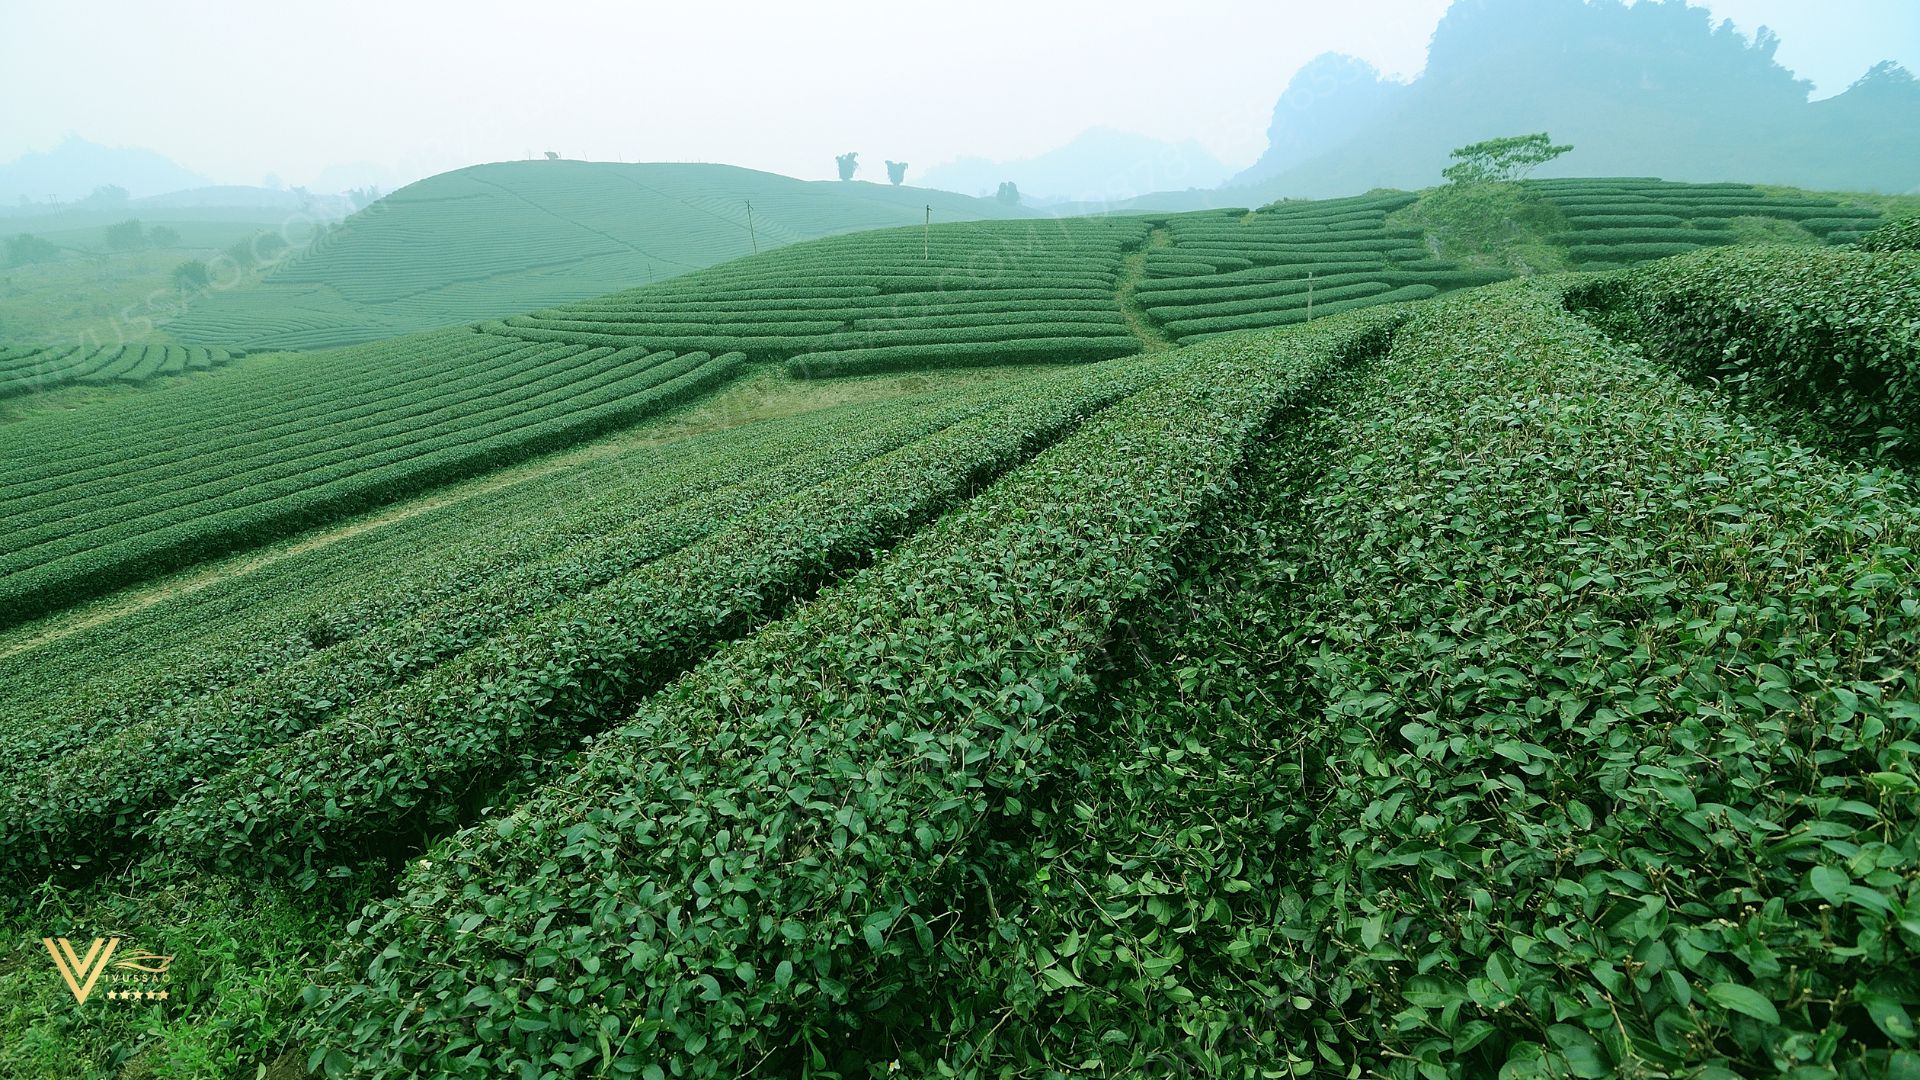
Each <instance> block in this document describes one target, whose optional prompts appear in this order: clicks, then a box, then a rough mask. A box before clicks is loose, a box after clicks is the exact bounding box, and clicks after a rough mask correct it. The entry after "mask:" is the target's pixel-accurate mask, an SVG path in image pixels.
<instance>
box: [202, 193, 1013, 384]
mask: <svg viewBox="0 0 1920 1080" xmlns="http://www.w3.org/2000/svg"><path fill="white" fill-rule="evenodd" d="M748 204H751V205H752V230H751V231H749V228H748ZM928 206H931V207H932V208H933V209H932V214H933V220H934V221H936V222H942V221H944V222H952V221H973V220H979V219H983V218H1008V217H1024V216H1028V215H1029V211H1025V210H1021V209H1020V208H1018V207H1008V206H1004V205H1001V204H1000V203H997V202H994V201H992V200H989V199H975V198H971V197H968V196H964V195H955V194H952V193H949V192H943V191H930V190H926V189H923V188H914V187H892V186H888V185H882V184H872V183H867V182H864V181H851V182H834V181H803V180H795V179H792V178H790V177H785V176H779V175H777V174H774V173H766V172H757V171H755V170H752V169H742V168H736V167H733V166H729V165H706V164H644V165H628V164H616V163H612V162H585V161H510V162H499V163H495V164H490V165H476V166H473V167H471V168H466V169H459V170H456V171H454V172H449V173H441V174H439V175H437V176H432V177H429V178H427V179H425V180H422V181H419V182H418V183H414V184H409V185H407V186H406V187H404V188H401V189H400V190H398V191H396V192H393V193H392V194H390V195H388V196H386V197H385V198H382V199H380V200H378V201H377V202H375V203H373V204H372V205H371V206H369V207H367V208H366V209H364V210H362V211H360V212H359V213H357V214H355V215H353V216H352V217H350V218H348V219H347V221H346V222H345V223H344V224H343V225H342V226H341V227H340V228H339V229H337V230H334V231H332V232H330V233H328V234H327V236H326V237H325V239H324V240H323V241H322V242H321V243H319V244H317V245H315V246H314V247H313V248H312V249H310V250H309V251H307V252H305V253H303V254H301V255H299V256H296V257H294V258H290V259H288V260H286V261H285V262H284V263H283V264H281V265H280V266H278V267H276V268H275V269H274V270H273V272H271V273H269V274H267V275H266V276H265V277H264V278H262V279H261V280H260V281H258V282H257V283H252V284H248V285H245V286H243V287H240V288H236V289H231V290H226V291H214V292H210V293H208V294H207V295H204V296H202V297H199V298H198V299H197V300H196V301H195V302H194V303H193V304H192V305H191V306H190V308H189V309H188V311H187V312H186V314H185V315H183V316H182V317H180V318H178V319H175V320H174V321H172V322H171V323H169V324H168V325H167V327H166V330H167V332H168V333H169V334H170V335H172V336H173V337H174V338H176V339H178V340H179V341H182V342H185V343H188V344H202V345H227V346H236V347H244V348H249V349H311V348H323V347H328V346H337V345H347V344H354V343H358V342H363V341H372V340H377V339H379V338H383V337H392V336H395V335H398V334H406V333H412V332H415V331H420V330H429V329H434V328H437V327H444V326H453V325H458V324H460V323H468V322H475V321H478V320H481V319H486V318H496V317H500V316H505V315H512V314H515V313H518V312H522V311H527V310H529V309H532V308H537V307H542V306H545V305H550V304H558V303H565V302H567V301H571V300H581V299H585V298H587V297H591V296H598V295H600V294H602V293H606V292H610V291H612V290H614V289H619V288H625V287H629V286H632V285H635V284H644V283H646V282H650V281H662V280H665V279H667V278H670V277H674V276H676V275H679V274H683V273H686V272H687V271H690V270H697V269H700V268H702V267H706V266H712V265H714V264H716V263H721V262H726V261H727V260H730V259H736V258H739V257H741V256H743V255H749V254H752V253H753V252H754V251H755V250H756V247H757V248H758V249H759V250H763V251H764V250H767V249H770V248H775V247H780V246H783V245H786V244H790V243H793V242H795V241H799V240H807V239H812V238H815V237H821V236H832V235H836V234H839V233H847V232H855V231H858V230H862V229H874V228H881V227H885V226H890V225H909V224H912V225H918V224H920V223H921V222H922V221H923V220H924V219H925V217H926V209H925V208H926V207H928Z"/></svg>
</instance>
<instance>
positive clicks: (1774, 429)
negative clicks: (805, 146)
mask: <svg viewBox="0 0 1920 1080" xmlns="http://www.w3.org/2000/svg"><path fill="white" fill-rule="evenodd" d="M1553 183H1554V184H1558V185H1559V186H1558V187H1550V188H1543V189H1542V190H1546V191H1548V192H1549V194H1548V195H1547V196H1545V197H1548V198H1551V199H1554V200H1559V204H1560V205H1561V210H1562V212H1563V213H1566V214H1568V215H1569V220H1570V221H1576V220H1584V219H1585V218H1587V217H1596V218H1597V217H1606V216H1609V215H1606V214H1600V213H1592V214H1575V213H1574V211H1575V210H1595V209H1597V208H1598V207H1600V206H1601V205H1602V204H1603V203H1607V204H1608V205H1612V204H1613V203H1608V200H1614V201H1615V202H1617V203H1618V204H1619V205H1628V204H1633V205H1640V206H1645V205H1649V204H1654V205H1659V206H1661V207H1663V209H1662V210H1660V211H1658V212H1655V211H1649V212H1648V213H1646V214H1639V215H1626V214H1620V215H1612V216H1615V217H1654V216H1661V215H1664V216H1666V217H1673V218H1676V219H1680V220H1681V221H1682V223H1683V224H1682V226H1681V227H1680V228H1682V229H1695V230H1698V231H1701V232H1703V233H1711V232H1715V231H1716V229H1715V227H1714V226H1713V225H1712V224H1710V222H1711V221H1712V220H1713V219H1714V218H1716V216H1718V217H1725V218H1727V219H1728V220H1729V221H1734V220H1739V219H1746V218H1753V217H1768V216H1769V214H1771V216H1772V218H1774V219H1776V220H1782V221H1786V220H1791V221H1793V222H1795V223H1796V224H1795V227H1796V228H1800V229H1802V230H1803V231H1804V232H1807V233H1809V234H1812V233H1819V234H1820V235H1822V236H1825V237H1826V238H1828V239H1832V238H1835V237H1836V236H1837V237H1845V236H1846V235H1849V234H1851V233H1854V232H1858V231H1860V230H1861V229H1862V228H1863V227H1864V226H1865V225H1866V224H1868V223H1870V221H1871V219H1869V218H1868V217H1867V216H1865V215H1862V214H1854V213H1850V212H1845V211H1843V210H1842V209H1841V208H1840V206H1839V204H1838V203H1837V202H1835V203H1834V204H1833V205H1831V206H1828V205H1813V204H1815V203H1818V202H1819V201H1820V200H1817V199H1813V198H1812V197H1802V196H1779V195H1769V194H1761V195H1760V196H1759V197H1758V198H1749V197H1748V195H1747V193H1745V192H1742V191H1735V190H1733V189H1730V188H1722V187H1715V186H1698V185H1695V186H1688V187H1686V189H1685V190H1684V191H1681V190H1678V186H1675V185H1652V184H1649V183H1641V182H1624V183H1619V184H1614V185H1612V187H1617V188H1619V189H1620V190H1617V191H1616V190H1611V189H1610V188H1609V186H1608V185H1603V184H1599V183H1598V182H1585V183H1586V185H1587V186H1586V187H1582V186H1580V185H1578V184H1571V183H1561V182H1553ZM1602 189H1607V190H1602ZM1656 194H1657V195H1658V196H1659V198H1658V199H1655V195H1656ZM1413 198H1414V196H1411V195H1401V194H1394V193H1375V194H1373V195H1369V196H1363V197H1360V198H1356V199H1349V200H1333V201H1325V202H1315V203H1282V204H1279V205H1277V206H1275V207H1272V208H1267V209H1264V210H1261V211H1258V212H1254V213H1247V212H1243V211H1234V212H1231V213H1218V212H1207V213H1200V214H1190V215H1143V216H1133V217H1109V218H1080V219H1059V220H1049V219H1034V220H1021V221H1000V222H972V223H957V224H946V225H940V226H936V227H933V228H931V229H924V230H923V229H921V228H905V229H882V230H877V231H872V232H868V233H862V234H858V235H850V236H842V237H830V238H825V239H819V240H812V241H807V242H800V243H793V244H790V245H787V246H783V247H781V248H779V249H778V250H773V251H766V252H762V253H760V254H759V255H749V256H748V257H746V258H742V259H737V260H734V261H731V262H728V263H725V264H723V265H720V266H714V267H710V268H707V269H703V270H698V271H693V272H689V273H687V274H685V275H683V276H680V277H677V278H675V279H673V280H671V281H664V282H660V283H656V284H652V285H643V286H640V287H637V288H631V289H628V290H626V291H623V292H617V293H611V294H608V295H604V296H601V297H599V298H597V299H591V300H582V301H577V302H572V303H567V304H562V305H557V306H548V307H545V308H542V309H539V310H535V311H533V312H531V313H529V314H521V315H513V316H509V317H504V318H498V319H490V320H486V321H481V322H478V323H477V324H476V325H473V326H468V327H459V328H453V329H443V330H435V331H431V332H427V333H421V334H415V335H411V336H406V337H400V338H396V339H392V340H388V341H382V342H378V343H371V344H365V345H358V346H353V347H349V348H344V349H337V350H330V351H322V352H313V353H306V354H288V355H282V356H273V357H266V358H257V359H256V358H249V359H248V361H247V363H246V364H243V365H239V366H234V367H226V368H221V369H217V370H212V371H208V372H206V373H204V374H202V375H200V376H198V377H196V378H195V379H192V380H176V381H174V382H173V383H171V384H169V385H167V386H164V387H162V388H158V389H155V390H152V391H150V392H142V393H140V394H139V395H137V396H128V397H123V398H119V399H115V400H111V401H102V402H98V403H94V404H91V405H88V406H85V407H81V408H76V409H73V410H69V411H63V412H60V413H48V414H44V415H39V416H35V417H32V418H29V419H27V420H23V421H19V422H16V423H13V424H8V425H5V426H0V485H4V486H3V487H0V508H4V510H5V524H4V527H3V528H4V531H3V532H0V536H4V539H5V542H4V544H0V751H3V752H0V802H3V803H4V805H6V806H7V807H8V808H9V809H8V813H7V814H6V815H4V816H0V881H3V882H4V884H5V888H4V889H0V923H4V924H5V926H6V927H7V928H8V929H9V930H10V931H12V933H11V934H10V936H9V937H8V938H7V940H8V941H10V942H12V943H13V944H11V945H9V946H8V948H9V949H10V950H11V951H9V952H8V953H6V954H5V958H4V960H3V961H0V1001H5V1002H8V1004H7V1005H6V1006H4V1007H0V1074H5V1075H22V1076H29V1075H61V1070H63V1069H66V1070H70V1069H71V1067H72V1066H73V1064H74V1063H75V1062H82V1063H84V1068H85V1069H87V1070H89V1071H92V1072H96V1073H103V1074H109V1075H112V1074H123V1075H136V1074H140V1073H141V1070H145V1071H146V1072H147V1073H156V1072H158V1073H165V1072H167V1071H168V1070H171V1071H173V1072H175V1073H182V1074H187V1075H256V1074H261V1073H263V1071H264V1073H265V1074H267V1075H280V1074H284V1075H300V1074H302V1073H303V1072H305V1073H313V1074H318V1075H325V1076H341V1077H347V1076H368V1077H373V1076H474V1077H483V1076H484V1077H494V1076H503V1075H504V1076H534V1077H543V1076H544V1077H554V1078H559V1077H567V1076H576V1075H609V1076H613V1075H634V1076H686V1077H706V1076H730V1075H743V1074H760V1075H838V1076H844V1077H854V1076H886V1075H892V1074H896V1073H898V1074H905V1075H915V1076H918V1075H953V1076H970V1077H971V1076H982V1077H984V1076H1027V1075H1030V1076H1042V1075H1061V1074H1066V1073H1069V1072H1084V1073H1090V1074H1095V1075H1110V1076H1136V1075H1161V1074H1172V1073H1182V1072H1185V1073H1193V1074H1196V1075H1235V1076H1241V1075H1310V1074H1312V1073H1314V1072H1316V1071H1323V1072H1329V1073H1333V1074H1338V1075H1350V1074H1351V1075H1385V1076H1394V1077H1408V1078H1412V1077H1417V1076H1418V1077H1424V1076H1434V1075H1440V1076H1462V1077H1468V1076H1484V1075H1496V1074H1500V1073H1501V1072H1502V1070H1503V1069H1504V1070H1506V1072H1507V1074H1509V1075H1543V1076H1567V1075H1574V1076H1605V1075H1616V1074H1638V1075H1648V1076H1720V1075H1734V1076H1741V1075H1772V1074H1792V1073H1793V1070H1800V1074H1804V1075H1812V1074H1813V1072H1814V1071H1817V1070H1825V1072H1824V1073H1823V1074H1825V1075H1841V1076H1847V1077H1867V1076H1878V1075H1888V1074H1892V1073H1897V1072H1898V1071H1899V1070H1901V1069H1905V1068H1908V1067H1910V1066H1912V1065H1914V1064H1915V1061H1916V1060H1917V1059H1916V1052H1920V1046H1916V1044H1915V1035H1914V1030H1913V1027H1912V1022H1911V1016H1912V1013H1911V1010H1912V1009H1914V1008H1920V982H1916V980H1915V976H1914V974H1913V972H1914V971H1915V970H1916V969H1917V968H1916V960H1920V957H1917V956H1916V955H1915V953H1916V949H1920V932H1916V931H1915V928H1914V927H1913V926H1912V925H1909V924H1910V923H1912V922H1913V919H1912V917H1911V916H1910V915H1909V914H1908V913H1909V912H1911V911H1914V910H1920V907H1917V906H1920V885H1916V880H1917V879H1916V877H1915V875H1914V874H1913V873H1912V868H1913V867H1914V866H1915V865H1916V863H1920V812H1917V811H1916V807H1917V806H1920V804H1917V803H1916V802H1915V801H1914V799H1913V798H1912V797H1911V796H1912V795H1913V794H1914V793H1915V792H1917V791H1920V768H1917V767H1916V762H1915V760H1914V749H1915V747H1916V746H1920V674H1917V673H1916V669H1915V667H1914V661H1913V658H1914V656H1915V655H1916V650H1920V607H1917V606H1916V602H1915V599H1914V597H1913V595H1912V589H1911V583H1912V582H1913V581H1915V580H1920V556H1917V555H1916V552H1920V490H1917V489H1915V487H1914V486H1913V484H1912V481H1911V477H1910V474H1909V470H1910V468H1911V464H1912V461H1913V446H1914V441H1913V431H1914V424H1915V423H1916V421H1915V413H1914V402H1915V399H1916V389H1915V388H1916V386H1920V383H1917V382H1916V372H1920V336H1917V335H1916V330H1915V328H1916V327H1920V254H1916V253H1914V252H1912V251H1911V250H1908V247H1907V241H1905V240H1904V239H1902V238H1904V237H1907V236H1909V235H1910V227H1907V226H1892V227H1888V228H1886V229H1883V230H1881V231H1878V232H1875V233H1873V234H1872V236H1871V237H1869V238H1868V242H1867V243H1865V244H1863V245H1862V246H1861V247H1859V248H1852V247H1836V248H1827V247H1821V246H1808V245H1802V246H1791V247H1751V246H1732V245H1705V246H1711V247H1712V248H1713V250H1701V251H1694V252H1692V253H1690V254H1684V255H1682V256H1680V257H1678V258H1673V259H1667V260H1662V261H1658V262H1652V263H1649V264H1647V265H1644V266H1640V265H1636V266H1634V267H1632V268H1629V269H1624V270H1620V271H1617V272H1613V273H1609V274H1605V275H1576V276H1564V277H1557V278H1549V279H1532V280H1513V281H1496V280H1493V279H1495V278H1500V277H1503V276H1504V275H1503V274H1499V273H1494V272H1489V271H1469V270H1463V269H1461V268H1459V267H1458V266H1456V265H1454V264H1452V263H1450V262H1447V261H1445V260H1440V259H1437V258H1435V257H1434V256H1433V254H1432V248H1431V246H1430V245H1429V243H1428V238H1427V237H1426V236H1424V235H1423V234H1421V233H1420V232H1419V231H1417V230H1412V229H1409V228H1406V227H1403V226H1398V225H1395V224H1393V223H1392V220H1390V218H1391V215H1393V214H1395V213H1396V212H1398V211H1400V210H1402V209H1404V208H1405V207H1406V206H1407V204H1408V201H1409V200H1411V199H1413ZM1638 199H1646V200H1648V201H1649V202H1648V203H1645V204H1640V203H1634V200H1638ZM1682 204H1686V208H1688V209H1689V214H1681V213H1677V212H1669V211H1673V210H1675V209H1676V208H1679V207H1681V205H1682ZM1756 207H1759V208H1761V209H1764V210H1767V211H1768V213H1759V212H1755V213H1739V214H1734V213H1732V212H1731V211H1732V210H1733V209H1740V210H1754V209H1755V208H1756ZM1816 212H1818V214H1819V215H1823V216H1805V215H1813V214H1815V213H1816ZM1796 214H1799V215H1803V216H1799V217H1794V216H1793V215H1796ZM1843 219H1844V221H1845V222H1848V223H1850V224H1848V225H1846V227H1844V228H1843V227H1842V224H1841V222H1842V220H1843ZM1815 222H1823V224H1819V225H1815V224H1812V223H1815ZM1703 223H1704V224H1703ZM1801 223H1805V224H1801ZM1729 227H1730V228H1731V226H1729ZM1586 228H1588V227H1587V226H1585V225H1581V226H1577V227H1575V228H1574V231H1575V232H1579V231H1580V230H1582V229H1586ZM1596 228H1597V227H1596ZM1620 228H1623V229H1633V228H1656V229H1673V228H1675V226H1673V225H1671V224H1661V223H1651V224H1649V223H1641V224H1638V225H1633V226H1626V225H1622V226H1620ZM1610 240H1617V241H1618V247H1619V249H1618V250H1616V251H1614V252H1613V253H1612V254H1613V255H1614V256H1617V257H1614V258H1609V259H1608V260H1606V261H1608V262H1621V263H1634V262H1637V260H1638V259H1639V257H1640V256H1641V255H1643V254H1649V253H1650V252H1647V251H1644V250H1642V249H1640V248H1638V247H1635V246H1634V245H1638V244H1641V243H1666V242H1669V241H1667V240H1644V241H1643V240H1640V239H1634V238H1629V237H1626V236H1620V237H1609V238H1606V239H1604V240H1596V244H1597V245H1598V246H1608V241H1610ZM1673 242H1676V243H1677V241H1673ZM422 280H426V279H425V278H424V277H423V278H422ZM1309 304H1311V311H1309ZM164 355H166V354H163V357H164ZM141 356H142V362H144V359H145V354H144V353H142V354H141ZM0 362H4V361H0ZM99 932H111V933H114V934H117V935H121V936H123V937H124V938H125V939H126V940H127V941H129V942H131V943H132V944H133V945H134V946H137V947H138V948H140V949H142V950H146V951H151V952H154V953H158V954H162V955H167V956H172V957H175V958H176V959H175V961H174V962H175V965H176V967H175V968H174V981H173V983H172V984H171V985H172V996H171V997H170V998H169V1000H168V1001H167V1002H165V1003H152V1004H144V1003H143V1004H140V1005H134V1006H122V1005H120V1004H119V1003H110V1004H114V1005H115V1006H116V1007H115V1008H113V1009H110V1010H106V1011H99V1010H91V1008H90V1007H89V1009H88V1010H82V1009H76V1008H75V1007H74V1002H73V996H72V994H70V993H69V991H68V990H67V988H66V987H65V986H63V985H62V984H61V982H60V981H59V980H58V979H57V978H56V977H54V976H52V975H51V974H50V972H49V969H48V967H47V964H46V962H45V955H44V950H42V949H41V946H40V944H39V939H40V938H41V937H43V936H46V935H47V934H49V933H67V934H69V935H70V936H71V937H73V938H75V939H78V940H81V941H85V940H86V939H87V938H89V937H91V936H93V935H94V934H95V933H99ZM35 950H41V952H39V953H37V954H36V953H35Z"/></svg>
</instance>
